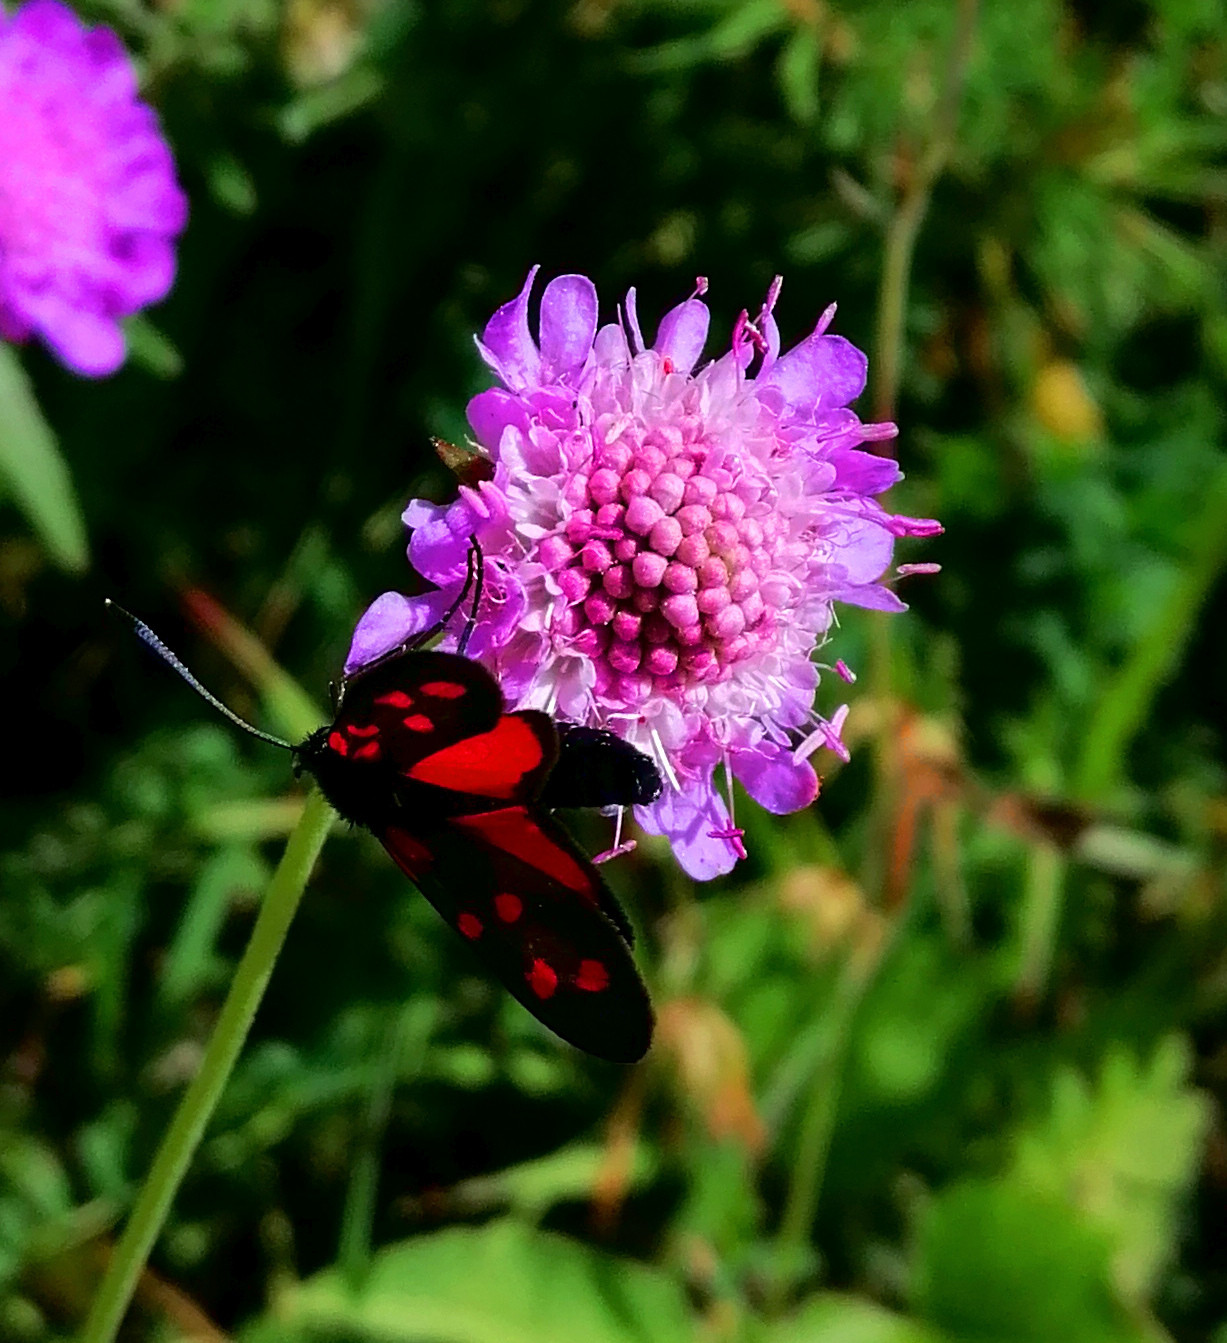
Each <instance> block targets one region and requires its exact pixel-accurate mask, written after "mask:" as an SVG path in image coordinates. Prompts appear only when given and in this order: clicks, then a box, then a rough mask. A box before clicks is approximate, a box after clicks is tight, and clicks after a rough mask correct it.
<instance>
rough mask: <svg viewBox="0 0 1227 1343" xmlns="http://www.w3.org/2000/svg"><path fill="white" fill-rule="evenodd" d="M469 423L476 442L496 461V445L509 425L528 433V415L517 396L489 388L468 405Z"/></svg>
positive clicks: (499, 388)
mask: <svg viewBox="0 0 1227 1343" xmlns="http://www.w3.org/2000/svg"><path fill="white" fill-rule="evenodd" d="M466 413H467V414H468V417H469V423H470V424H471V425H472V426H473V433H474V434H475V435H476V436H477V441H478V442H479V443H480V444H481V445H482V447H484V448H486V449H487V450H488V451H489V452H490V454H491V455H492V456H493V458H494V460H495V461H497V460H498V450H499V444H500V442H501V441H502V437H503V430H504V429H506V428H507V426H508V425H509V424H514V425H515V426H516V428H517V429H520V430H522V431H523V432H524V433H526V434H527V433H528V411H527V410H526V409H525V406H524V403H523V402H522V401H521V400H520V398H519V397H518V396H512V394H511V393H510V392H506V391H504V390H503V389H502V388H501V387H491V388H490V390H489V391H488V392H479V393H478V394H477V395H476V396H475V397H474V398H473V399H472V400H471V401H470V402H469V405H468V409H467V412H466Z"/></svg>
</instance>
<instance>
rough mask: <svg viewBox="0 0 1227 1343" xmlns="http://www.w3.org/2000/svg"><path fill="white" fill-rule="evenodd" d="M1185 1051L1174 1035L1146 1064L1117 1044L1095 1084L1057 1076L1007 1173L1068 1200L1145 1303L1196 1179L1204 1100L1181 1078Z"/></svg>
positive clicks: (1124, 1288) (1069, 1073)
mask: <svg viewBox="0 0 1227 1343" xmlns="http://www.w3.org/2000/svg"><path fill="white" fill-rule="evenodd" d="M1189 1071H1190V1051H1189V1048H1188V1045H1187V1043H1186V1042H1185V1041H1184V1040H1183V1039H1181V1038H1179V1037H1171V1038H1169V1039H1167V1040H1165V1041H1164V1042H1163V1044H1162V1045H1160V1047H1159V1048H1158V1049H1157V1050H1156V1051H1155V1054H1154V1057H1153V1058H1152V1059H1151V1060H1150V1061H1149V1062H1148V1063H1139V1061H1138V1060H1137V1059H1136V1058H1135V1057H1134V1056H1133V1055H1132V1054H1131V1053H1130V1052H1129V1051H1128V1050H1126V1049H1125V1048H1124V1047H1118V1048H1116V1049H1114V1050H1113V1051H1112V1052H1111V1053H1110V1054H1109V1055H1108V1057H1107V1059H1106V1060H1105V1062H1104V1066H1103V1070H1102V1072H1101V1074H1100V1076H1099V1078H1098V1079H1097V1080H1096V1082H1095V1083H1094V1084H1093V1085H1092V1084H1090V1083H1088V1082H1087V1081H1086V1079H1085V1078H1083V1077H1082V1076H1081V1075H1080V1074H1079V1073H1077V1072H1075V1071H1074V1070H1073V1069H1072V1068H1065V1069H1062V1070H1061V1071H1060V1072H1059V1073H1058V1074H1057V1076H1056V1079H1055V1082H1054V1085H1053V1092H1052V1101H1051V1107H1050V1109H1049V1111H1048V1113H1047V1115H1045V1116H1044V1118H1043V1119H1042V1120H1040V1121H1039V1122H1038V1123H1037V1124H1035V1125H1034V1126H1033V1127H1031V1128H1029V1129H1027V1130H1025V1131H1024V1132H1023V1133H1022V1134H1021V1136H1020V1137H1019V1140H1018V1146H1017V1150H1016V1153H1015V1159H1014V1174H1015V1175H1016V1176H1017V1177H1018V1179H1019V1181H1020V1182H1022V1183H1025V1184H1026V1185H1027V1186H1028V1187H1029V1188H1032V1189H1035V1190H1037V1191H1039V1192H1041V1193H1044V1194H1048V1195H1051V1196H1053V1197H1057V1198H1062V1199H1064V1200H1066V1201H1067V1202H1068V1203H1069V1204H1070V1205H1071V1206H1073V1207H1076V1208H1077V1209H1079V1211H1080V1212H1082V1213H1083V1215H1084V1217H1085V1220H1086V1221H1087V1223H1088V1224H1089V1225H1093V1226H1095V1227H1097V1228H1098V1229H1100V1230H1102V1231H1103V1233H1104V1234H1105V1236H1106V1237H1107V1239H1108V1241H1109V1243H1110V1245H1111V1246H1112V1274H1113V1280H1114V1281H1115V1283H1116V1286H1117V1289H1118V1290H1119V1291H1120V1293H1121V1295H1122V1296H1123V1297H1124V1298H1125V1299H1126V1300H1128V1301H1131V1302H1136V1303H1142V1302H1144V1301H1145V1299H1146V1298H1148V1297H1149V1296H1150V1295H1151V1293H1152V1292H1153V1291H1154V1289H1155V1287H1156V1285H1157V1283H1158V1279H1159V1275H1160V1273H1161V1272H1162V1270H1163V1269H1164V1268H1165V1267H1166V1266H1167V1263H1168V1262H1169V1260H1170V1259H1171V1257H1172V1255H1173V1253H1174V1251H1175V1248H1176V1236H1177V1231H1178V1212H1179V1206H1180V1203H1181V1201H1182V1200H1183V1198H1184V1197H1185V1196H1186V1195H1187V1194H1188V1192H1189V1190H1190V1188H1191V1187H1192V1184H1193V1181H1194V1179H1195V1178H1196V1174H1197V1169H1198V1166H1199V1164H1200V1159H1201V1150H1202V1145H1203V1143H1204V1141H1205V1136H1206V1132H1207V1130H1208V1128H1209V1124H1210V1102H1209V1100H1208V1098H1207V1097H1206V1096H1204V1095H1203V1094H1202V1093H1201V1092H1199V1091H1197V1090H1196V1089H1195V1088H1193V1087H1191V1086H1190V1085H1189V1083H1188V1076H1189Z"/></svg>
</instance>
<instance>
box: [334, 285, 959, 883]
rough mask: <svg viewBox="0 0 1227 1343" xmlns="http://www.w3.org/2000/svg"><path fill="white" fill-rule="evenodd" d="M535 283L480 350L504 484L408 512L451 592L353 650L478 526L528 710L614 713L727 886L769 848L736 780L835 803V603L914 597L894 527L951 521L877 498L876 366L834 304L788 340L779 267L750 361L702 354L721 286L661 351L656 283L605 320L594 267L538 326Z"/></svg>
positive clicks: (477, 639)
mask: <svg viewBox="0 0 1227 1343" xmlns="http://www.w3.org/2000/svg"><path fill="white" fill-rule="evenodd" d="M535 274H536V272H535V271H534V272H533V273H532V274H531V275H530V276H529V278H528V281H527V283H526V284H525V286H524V288H523V290H522V291H521V293H520V294H519V296H518V297H517V298H515V299H514V300H512V301H511V302H510V303H508V304H506V305H505V306H504V307H502V308H500V309H499V310H498V312H496V313H495V314H494V316H493V317H492V318H491V320H490V322H489V324H488V325H487V327H486V330H485V332H484V334H483V336H482V339H481V341H480V342H479V348H480V350H481V353H482V355H483V357H484V358H485V360H486V362H487V363H488V364H489V365H490V367H491V368H492V369H493V370H494V372H495V373H496V375H497V376H498V378H499V380H500V382H501V383H502V386H501V387H496V388H494V389H492V390H490V391H487V392H482V393H481V394H480V395H478V396H476V397H474V399H473V400H472V401H471V402H470V403H469V408H468V415H469V423H470V424H471V425H472V428H473V432H474V435H475V436H476V439H477V442H478V444H479V445H480V446H481V448H482V449H483V450H484V451H485V453H487V454H488V455H489V459H490V469H489V475H490V479H488V480H484V481H482V482H481V483H479V484H478V485H476V486H462V487H461V489H460V495H459V498H457V499H456V500H455V501H454V502H453V503H452V504H450V505H447V506H440V505H435V504H430V503H425V502H423V501H421V500H415V501H413V502H412V503H410V505H409V507H408V508H407V509H406V511H405V522H406V524H407V525H408V526H409V527H410V528H411V530H412V536H411V539H410V543H409V557H410V559H411V561H412V562H413V564H414V566H415V567H416V568H417V570H418V572H419V573H421V574H422V575H423V576H424V577H426V578H428V579H430V580H431V581H432V582H433V583H435V584H436V585H437V586H438V588H439V591H438V592H437V593H432V594H430V595H429V596H426V597H421V598H416V599H407V598H404V597H401V596H399V595H398V594H395V593H386V594H384V596H382V597H380V598H379V599H378V600H377V601H376V602H375V603H374V605H373V606H372V607H371V608H370V610H368V612H367V613H366V615H365V616H364V617H363V619H362V621H361V622H360V624H359V626H358V629H357V631H356V632H355V637H354V645H353V648H352V649H351V651H350V658H349V663H348V665H349V667H350V668H353V667H356V666H360V665H362V664H363V663H364V662H366V661H368V660H369V659H370V658H372V657H374V656H376V655H378V654H379V653H380V652H382V651H384V650H386V649H388V648H390V647H392V646H395V645H396V644H398V643H400V642H401V641H403V640H404V639H405V638H407V637H409V636H410V635H411V634H412V633H414V632H415V631H418V630H421V629H424V628H428V627H429V626H430V625H431V624H432V623H433V622H434V621H435V620H437V619H438V618H439V615H440V613H441V612H442V611H444V610H445V609H446V608H447V606H448V604H449V603H450V602H451V601H452V600H453V599H454V598H455V596H456V594H457V593H458V591H459V589H460V585H461V583H462V582H463V579H464V575H465V566H466V562H467V556H468V551H469V544H470V541H469V538H470V537H476V538H477V540H478V542H479V543H480V545H481V549H482V553H483V555H484V559H485V597H484V599H483V602H482V606H481V609H480V610H479V611H478V612H477V619H476V627H475V630H474V633H473V637H472V640H471V642H470V645H469V652H470V654H471V655H473V656H475V657H477V658H478V659H479V660H481V661H482V662H483V663H485V664H486V665H487V666H488V667H489V668H490V669H491V670H492V671H493V672H494V674H495V675H496V676H497V677H498V679H499V681H500V683H501V685H502V687H503V690H504V693H505V694H506V696H507V698H508V701H509V702H510V703H511V704H512V705H513V706H515V707H522V708H542V709H545V710H546V711H547V712H549V713H551V714H553V715H556V716H558V717H561V718H566V719H569V720H573V721H576V722H582V723H587V724H595V725H600V726H603V727H608V728H611V729H613V730H614V731H617V732H619V733H620V734H621V735H622V736H624V737H625V738H626V739H627V740H629V741H631V742H632V743H634V744H635V745H637V746H639V747H640V748H641V749H643V750H645V751H647V752H648V753H649V754H650V755H652V756H653V757H654V758H655V760H656V761H657V763H658V765H659V766H660V769H661V773H662V774H663V775H664V777H665V780H666V786H665V791H664V794H663V795H662V797H661V798H660V800H659V801H658V802H656V803H655V804H653V805H652V806H650V807H640V808H637V809H636V817H637V819H638V821H639V823H640V824H641V825H642V826H643V827H644V829H646V830H648V831H649V832H650V833H653V834H664V835H667V836H668V838H669V839H670V841H671V842H672V845H673V848H674V852H675V853H676V855H677V857H678V860H679V861H680V863H681V865H682V866H683V867H684V868H685V870H686V871H687V872H688V873H690V874H691V875H692V876H695V877H699V878H707V877H711V876H715V875H716V874H718V873H720V872H726V871H728V870H729V869H730V868H731V867H732V866H733V864H734V863H735V862H736V861H737V859H738V858H739V857H744V854H745V850H744V848H743V846H742V843H741V832H740V831H739V830H738V829H737V828H736V827H735V826H734V824H733V822H732V820H731V816H730V812H729V808H728V805H726V803H725V801H724V798H723V796H722V794H721V790H722V789H723V788H724V787H725V785H726V783H727V782H728V781H729V780H731V778H736V779H739V780H740V781H741V783H742V784H743V785H744V787H745V788H746V791H747V792H748V793H749V794H750V795H751V796H752V797H753V798H754V799H755V800H756V801H758V802H759V803H760V804H761V805H763V806H765V807H766V808H768V809H769V810H770V811H774V812H789V811H795V810H797V809H798V808H800V807H804V806H807V805H808V804H809V803H810V802H812V801H813V800H814V798H815V797H816V796H817V793H818V778H817V775H816V774H815V772H814V769H813V766H812V765H811V764H810V762H809V755H810V754H811V753H812V752H813V751H814V750H816V749H817V747H818V746H819V745H829V746H832V747H833V748H834V749H836V750H837V751H840V752H842V751H843V744H842V741H841V740H840V734H839V729H840V727H841V726H842V722H843V717H844V716H845V714H846V710H845V709H839V710H837V711H836V712H835V713H834V714H833V716H832V718H831V719H830V721H827V720H826V719H824V718H820V717H818V716H817V715H816V714H815V711H814V696H815V691H816V690H817V687H818V680H819V669H818V667H817V665H816V664H815V663H814V662H813V660H812V654H813V653H814V651H815V649H816V648H817V647H818V646H819V645H820V644H821V643H822V642H823V640H824V639H825V637H826V635H827V632H828V630H829V628H830V626H831V624H832V620H833V607H832V603H833V602H835V601H843V602H850V603H853V604H855V605H859V606H870V607H875V608H877V609H879V610H885V611H892V610H902V609H903V603H902V602H900V601H899V599H898V598H897V597H896V596H895V594H894V593H893V591H891V589H890V588H888V587H886V586H884V585H883V583H882V581H881V580H882V577H883V574H884V573H885V571H886V569H887V567H888V565H889V563H890V560H891V555H892V549H893V545H894V541H895V538H896V537H898V536H904V535H932V534H934V533H935V532H938V531H940V530H941V529H940V527H939V526H938V524H937V523H934V522H928V521H917V520H913V519H909V518H902V517H896V516H892V515H890V514H888V513H887V512H885V511H884V510H883V509H882V508H881V506H880V505H879V504H878V503H877V502H876V500H875V498H874V496H875V495H878V494H880V493H882V492H883V491H884V490H886V489H887V488H889V486H891V485H893V484H894V483H895V481H896V480H898V479H899V477H900V473H899V470H898V468H897V467H896V465H895V463H894V462H893V461H892V460H891V459H889V458H885V457H879V456H876V455H874V454H873V453H870V452H865V451H863V450H862V449H861V446H860V445H861V444H863V443H866V442H872V441H874V440H882V439H886V438H890V437H892V436H893V435H894V434H895V432H896V431H895V426H894V425H891V424H862V423H861V421H860V420H859V419H858V418H857V416H856V415H855V414H854V413H853V412H852V411H851V410H849V409H847V407H848V403H849V402H850V401H852V400H854V399H855V398H856V397H857V396H859V395H860V393H861V391H862V390H863V388H864V385H865V370H866V360H865V356H864V355H863V354H861V352H860V351H859V350H857V349H856V348H855V347H854V346H853V345H851V344H850V343H849V342H848V341H846V340H845V339H843V338H842V337H840V336H833V335H828V334H827V327H828V325H829V324H830V321H831V319H832V317H833V315H834V309H833V308H830V309H828V310H827V311H826V312H825V313H824V314H823V316H822V319H821V320H820V322H819V323H818V326H817V329H816V330H815V331H814V332H813V334H812V335H811V336H809V337H807V338H806V339H805V340H803V341H802V342H801V343H800V344H799V345H797V346H796V347H795V348H793V349H792V350H790V351H789V352H788V353H787V354H785V355H782V356H781V355H780V353H779V350H780V338H779V331H778V328H777V326H776V323H775V320H774V318H773V316H772V309H773V307H774V304H775V300H776V298H777V296H778V293H779V282H778V281H777V282H776V284H774V285H773V286H772V288H771V291H770V293H769V294H768V297H767V301H766V303H765V304H764V306H763V308H762V310H761V312H760V313H759V314H758V316H757V317H756V318H755V319H754V320H753V321H751V320H750V319H749V318H748V315H747V314H745V313H743V314H742V316H741V318H740V319H739V320H738V322H737V324H736V327H735V329H734V331H733V335H732V341H731V348H730V349H729V350H728V352H727V353H725V354H724V355H723V356H722V357H720V358H718V359H716V360H714V361H713V362H711V363H708V364H705V365H702V366H701V367H697V368H696V366H697V365H698V363H699V358H700V355H701V353H702V350H703V347H704V345H705V343H706V340H707V332H708V324H709V314H708V310H707V306H706V305H705V304H704V303H703V302H702V301H701V299H700V298H699V296H698V294H699V293H701V292H703V291H704V290H705V288H706V286H705V284H704V283H703V282H700V286H699V290H698V291H697V292H696V295H695V296H693V297H691V298H689V299H687V300H686V301H685V302H684V303H681V304H679V305H678V306H677V307H675V308H674V309H672V311H670V312H669V313H667V314H666V315H665V317H664V319H663V320H662V321H661V323H660V326H659V328H658V330H657V333H656V339H655V341H654V342H653V344H652V345H650V346H649V345H648V344H647V343H646V342H645V340H644V339H643V336H642V334H641V332H640V329H639V322H638V318H637V316H636V310H635V294H634V291H633V290H632V291H631V292H630V293H629V294H628V295H627V299H626V305H625V308H624V310H623V313H622V315H621V319H620V320H619V321H618V322H617V323H613V324H610V325H607V326H604V327H600V328H598V322H597V295H596V289H595V287H594V286H593V284H592V282H591V281H590V280H588V279H587V278H585V277H584V276H581V275H564V276H561V277H559V278H558V279H556V280H554V281H552V282H551V283H550V284H549V285H548V286H547V287H546V289H545V292H544V294H543V295H542V298H541V310H540V319H539V329H538V339H537V340H534V339H533V337H532V334H531V330H530V326H529V315H528V308H529V295H530V292H531V289H532V283H533V279H534V277H535ZM453 637H454V636H453ZM840 665H841V666H842V664H840ZM845 670H846V669H845Z"/></svg>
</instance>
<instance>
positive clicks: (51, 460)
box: [0, 341, 89, 573]
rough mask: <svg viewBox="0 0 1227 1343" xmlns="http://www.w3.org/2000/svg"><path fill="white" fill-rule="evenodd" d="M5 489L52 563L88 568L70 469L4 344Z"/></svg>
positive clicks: (1, 432) (0, 435) (0, 353)
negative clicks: (44, 548) (23, 515)
mask: <svg viewBox="0 0 1227 1343" xmlns="http://www.w3.org/2000/svg"><path fill="white" fill-rule="evenodd" d="M0 485H2V486H3V487H5V488H6V489H7V490H8V492H9V494H11V495H12V498H13V502H14V503H15V504H16V505H17V507H18V508H20V509H21V511H22V512H23V513H24V514H25V516H26V521H27V522H29V524H30V526H31V527H32V528H33V529H34V531H35V532H36V533H37V534H38V537H39V540H41V541H42V543H43V545H44V546H46V548H47V550H48V551H49V552H50V554H51V557H52V559H54V560H55V562H56V563H57V564H58V565H60V566H61V567H62V568H64V569H67V570H69V571H70V572H71V573H80V572H81V571H82V570H83V569H85V568H86V566H87V565H88V564H89V547H88V545H87V543H86V540H85V524H84V522H83V521H82V519H81V510H80V507H79V506H78V504H77V496H76V493H75V492H74V490H73V487H72V478H71V476H70V475H69V474H68V467H67V465H66V464H65V462H64V459H63V457H61V456H60V450H59V448H58V446H57V445H56V441H55V435H54V434H53V433H52V432H51V429H50V427H49V426H48V424H47V422H46V420H44V419H43V415H42V411H41V410H40V409H39V405H38V402H37V401H36V400H35V397H34V390H33V388H32V387H31V386H30V381H29V379H28V378H27V377H26V374H25V370H24V369H23V368H22V366H21V361H20V360H19V359H18V358H17V354H16V351H14V350H13V348H12V347H11V346H9V345H6V344H4V342H3V341H0Z"/></svg>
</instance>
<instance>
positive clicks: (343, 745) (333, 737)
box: [328, 732, 349, 755]
mask: <svg viewBox="0 0 1227 1343" xmlns="http://www.w3.org/2000/svg"><path fill="white" fill-rule="evenodd" d="M328 745H329V746H331V747H332V749H333V750H334V751H335V752H336V753H337V755H348V754H349V742H348V741H346V740H345V738H344V737H343V736H341V734H340V733H339V732H330V733H329V734H328Z"/></svg>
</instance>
